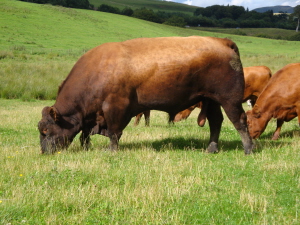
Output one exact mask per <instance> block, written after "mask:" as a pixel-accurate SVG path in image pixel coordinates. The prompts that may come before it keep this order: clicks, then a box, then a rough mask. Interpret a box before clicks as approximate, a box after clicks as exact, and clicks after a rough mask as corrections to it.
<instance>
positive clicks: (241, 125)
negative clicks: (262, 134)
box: [222, 101, 254, 155]
mask: <svg viewBox="0 0 300 225" xmlns="http://www.w3.org/2000/svg"><path fill="white" fill-rule="evenodd" d="M225 102H226V101H225ZM222 106H223V109H224V111H225V112H226V114H227V116H228V118H229V120H230V121H231V122H232V123H233V125H234V127H235V129H236V130H237V131H238V132H239V134H240V136H241V138H242V143H243V146H244V151H245V154H246V155H248V154H251V153H252V149H253V148H254V144H253V142H252V138H251V137H250V135H249V131H248V127H247V116H246V113H245V111H244V109H243V107H242V104H232V103H230V102H227V104H223V105H222Z"/></svg>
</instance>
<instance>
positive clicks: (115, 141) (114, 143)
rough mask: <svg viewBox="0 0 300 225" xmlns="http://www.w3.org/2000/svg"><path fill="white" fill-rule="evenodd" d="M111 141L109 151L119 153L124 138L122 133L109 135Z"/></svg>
mask: <svg viewBox="0 0 300 225" xmlns="http://www.w3.org/2000/svg"><path fill="white" fill-rule="evenodd" d="M108 136H109V139H110V144H109V150H111V151H117V150H118V146H119V140H120V138H121V136H122V133H119V134H108Z"/></svg>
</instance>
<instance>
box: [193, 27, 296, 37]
mask: <svg viewBox="0 0 300 225" xmlns="http://www.w3.org/2000/svg"><path fill="white" fill-rule="evenodd" d="M191 29H196V30H199V31H209V32H218V33H224V34H233V35H243V36H244V35H246V36H252V37H268V38H272V39H285V40H287V39H288V38H289V37H291V36H293V35H295V34H296V32H295V30H284V29H279V28H239V29H236V28H216V27H192V28H191Z"/></svg>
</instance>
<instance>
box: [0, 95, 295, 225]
mask: <svg viewBox="0 0 300 225" xmlns="http://www.w3.org/2000/svg"><path fill="white" fill-rule="evenodd" d="M51 104H53V101H34V102H23V101H20V100H3V99H2V100H0V117H1V120H0V148H1V157H0V165H1V167H0V179H1V182H0V224H289V225H290V224H299V223H300V219H299V208H300V199H299V194H300V176H299V174H300V164H299V160H300V155H299V152H298V151H299V147H300V136H299V134H300V131H299V128H298V127H297V126H296V124H297V121H295V120H293V121H291V122H289V123H286V124H284V126H283V130H282V137H281V138H280V139H279V140H278V141H271V140H270V138H271V135H272V132H273V131H274V129H275V122H274V121H271V122H270V124H269V126H268V127H267V130H266V131H265V133H264V134H263V135H262V137H261V138H260V139H259V140H258V141H257V142H256V144H257V148H256V149H255V153H254V154H253V155H251V156H245V155H244V153H243V150H242V146H241V141H240V137H239V136H238V134H237V132H236V131H235V130H234V129H233V126H232V124H231V123H229V121H228V119H227V117H226V116H225V121H224V125H223V127H222V132H221V137H220V152H219V153H218V154H207V153H204V151H205V148H206V145H207V142H208V135H209V133H208V129H209V128H208V126H207V125H205V126H204V127H203V128H200V127H198V126H197V125H196V118H197V113H198V111H196V110H195V111H194V112H193V113H192V115H191V116H190V118H188V119H187V120H185V121H182V122H179V123H176V124H175V125H173V126H169V125H168V124H167V117H166V114H165V113H163V112H158V111H154V112H153V113H152V115H151V122H150V123H151V124H150V127H145V126H144V124H143V123H141V124H140V125H139V126H138V127H133V121H131V123H130V124H129V125H128V127H127V128H126V129H125V131H124V134H123V136H122V138H121V141H120V150H119V152H117V153H111V152H108V151H106V148H107V146H108V139H107V138H105V137H102V136H98V135H97V136H93V137H92V149H91V150H90V151H83V150H81V149H80V147H79V140H78V139H76V140H75V141H74V142H73V143H72V145H71V146H70V148H69V149H68V150H66V151H61V152H58V153H56V154H54V155H40V154H39V139H38V131H37V122H38V121H39V119H40V117H41V114H40V112H41V109H42V108H43V107H44V106H46V105H51Z"/></svg>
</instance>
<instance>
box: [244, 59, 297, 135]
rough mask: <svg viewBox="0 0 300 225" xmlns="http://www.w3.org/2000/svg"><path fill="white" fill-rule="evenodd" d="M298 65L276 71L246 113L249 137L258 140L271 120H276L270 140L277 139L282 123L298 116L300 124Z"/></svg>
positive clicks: (289, 65)
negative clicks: (274, 129) (275, 126)
mask: <svg viewBox="0 0 300 225" xmlns="http://www.w3.org/2000/svg"><path fill="white" fill-rule="evenodd" d="M299 76H300V63H294V64H288V65H286V66H285V67H283V68H282V69H281V70H279V71H277V72H276V73H275V74H274V75H273V76H272V78H271V79H270V81H269V83H268V84H267V86H266V87H265V89H264V90H263V91H262V93H261V94H260V95H259V97H258V99H257V101H256V104H255V105H254V107H253V109H252V110H249V111H247V115H248V126H249V132H250V135H251V137H253V138H258V137H259V136H260V135H261V134H262V133H263V132H264V130H265V129H266V127H267V124H268V122H269V121H270V120H271V118H276V119H277V128H276V131H275V132H274V134H273V137H272V139H273V140H276V139H278V137H279V133H280V129H281V126H282V124H283V122H288V121H290V120H291V119H293V118H295V117H296V116H297V115H298V122H299V123H300V80H299Z"/></svg>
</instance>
